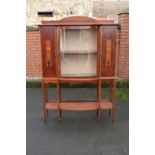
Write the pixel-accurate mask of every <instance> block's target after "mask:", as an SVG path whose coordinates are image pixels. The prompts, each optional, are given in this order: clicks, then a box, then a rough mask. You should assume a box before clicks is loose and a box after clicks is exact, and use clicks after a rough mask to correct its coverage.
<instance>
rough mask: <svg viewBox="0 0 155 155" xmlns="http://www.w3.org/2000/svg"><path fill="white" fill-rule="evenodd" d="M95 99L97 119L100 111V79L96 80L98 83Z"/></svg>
mask: <svg viewBox="0 0 155 155" xmlns="http://www.w3.org/2000/svg"><path fill="white" fill-rule="evenodd" d="M97 100H98V107H97V120H99V119H100V113H101V80H98V84H97Z"/></svg>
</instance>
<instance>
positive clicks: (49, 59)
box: [45, 40, 52, 67]
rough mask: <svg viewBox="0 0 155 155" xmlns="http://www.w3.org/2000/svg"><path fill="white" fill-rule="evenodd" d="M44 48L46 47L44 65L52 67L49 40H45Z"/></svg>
mask: <svg viewBox="0 0 155 155" xmlns="http://www.w3.org/2000/svg"><path fill="white" fill-rule="evenodd" d="M45 46H46V47H45V48H46V66H47V67H52V53H51V41H50V40H46V41H45Z"/></svg>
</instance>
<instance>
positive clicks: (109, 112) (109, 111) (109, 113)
mask: <svg viewBox="0 0 155 155" xmlns="http://www.w3.org/2000/svg"><path fill="white" fill-rule="evenodd" d="M110 101H112V82H111V81H110ZM108 115H109V116H111V109H109V110H108Z"/></svg>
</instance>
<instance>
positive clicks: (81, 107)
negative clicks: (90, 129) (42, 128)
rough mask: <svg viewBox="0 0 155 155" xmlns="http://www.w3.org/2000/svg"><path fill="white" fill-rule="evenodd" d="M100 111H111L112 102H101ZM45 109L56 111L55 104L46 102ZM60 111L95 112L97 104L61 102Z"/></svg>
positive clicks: (56, 106)
mask: <svg viewBox="0 0 155 155" xmlns="http://www.w3.org/2000/svg"><path fill="white" fill-rule="evenodd" d="M100 107H101V109H112V102H110V101H101V102H100ZM46 109H51V110H57V109H58V104H57V102H48V103H46ZM60 109H61V110H70V111H86V110H97V109H98V102H76V101H75V102H61V103H60Z"/></svg>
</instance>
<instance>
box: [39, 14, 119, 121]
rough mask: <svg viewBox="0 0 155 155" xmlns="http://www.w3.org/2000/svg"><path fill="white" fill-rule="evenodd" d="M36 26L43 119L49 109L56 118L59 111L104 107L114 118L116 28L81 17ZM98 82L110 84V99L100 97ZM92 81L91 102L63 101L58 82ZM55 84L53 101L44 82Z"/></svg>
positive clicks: (58, 115)
mask: <svg viewBox="0 0 155 155" xmlns="http://www.w3.org/2000/svg"><path fill="white" fill-rule="evenodd" d="M39 26H40V35H41V56H42V57H41V61H42V90H43V98H44V101H43V111H44V120H45V122H47V119H48V113H49V110H57V117H58V120H60V119H61V113H62V111H63V110H72V111H81V110H95V111H96V115H97V119H99V117H100V112H101V109H107V110H108V111H109V115H111V117H112V121H114V119H115V91H116V31H117V29H118V27H119V25H118V24H114V23H113V21H110V20H97V19H95V18H90V17H85V16H74V17H67V18H64V19H62V20H58V21H43V22H42V24H40V25H39ZM102 81H108V82H109V83H110V98H109V99H108V100H102V98H101V90H102V89H101V88H102ZM70 82H72V83H73V82H74V83H96V84H97V88H96V89H97V99H96V100H95V101H84V100H81V101H72V100H69V101H68V100H67V101H63V100H62V99H61V85H60V84H61V83H70ZM49 83H55V84H56V86H57V87H56V90H57V99H56V101H53V102H51V101H49V99H48V84H49Z"/></svg>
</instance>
